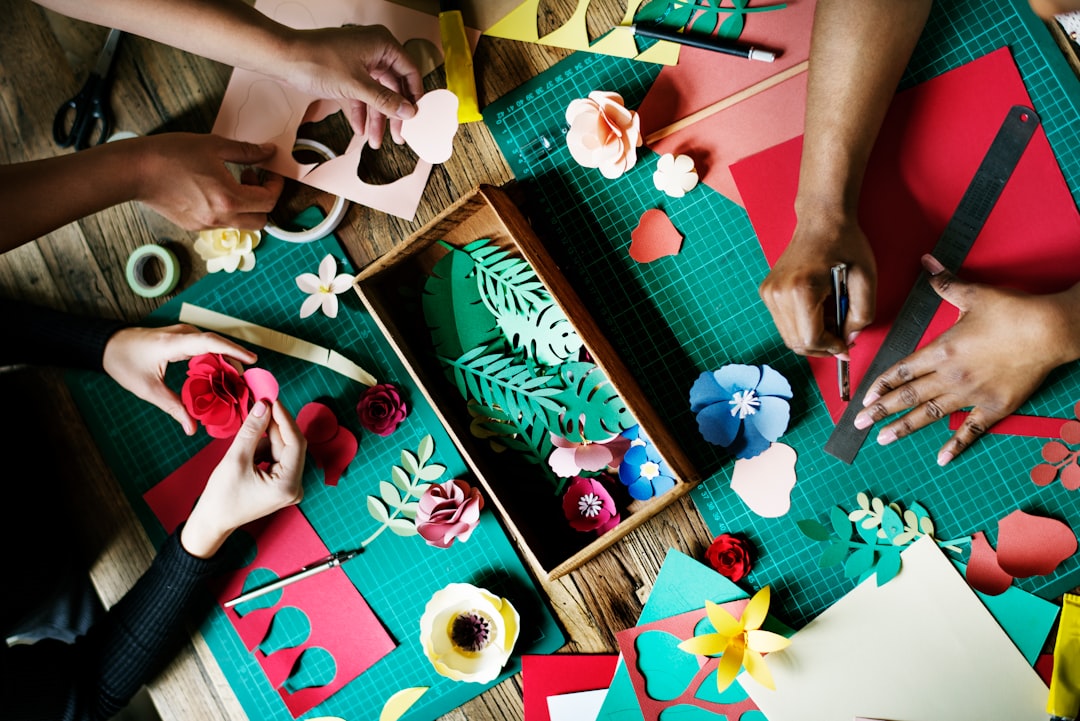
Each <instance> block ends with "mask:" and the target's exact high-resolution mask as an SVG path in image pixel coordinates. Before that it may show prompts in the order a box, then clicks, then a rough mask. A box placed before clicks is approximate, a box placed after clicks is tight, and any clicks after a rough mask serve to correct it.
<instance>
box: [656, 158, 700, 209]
mask: <svg viewBox="0 0 1080 721" xmlns="http://www.w3.org/2000/svg"><path fill="white" fill-rule="evenodd" d="M652 182H653V185H655V186H656V189H657V190H660V191H663V192H664V193H666V194H667V195H670V196H671V197H672V198H681V197H683V196H684V195H686V194H687V193H689V192H690V191H691V190H693V189H694V188H695V187H696V186H697V184H698V174H697V170H695V169H694V159H693V158H691V157H690V156H689V155H679V156H675V155H672V154H671V153H664V154H663V155H661V156H660V159H659V160H658V161H656V171H655V172H654V173H653V174H652Z"/></svg>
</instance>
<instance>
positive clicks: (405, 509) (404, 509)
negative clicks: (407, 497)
mask: <svg viewBox="0 0 1080 721" xmlns="http://www.w3.org/2000/svg"><path fill="white" fill-rule="evenodd" d="M419 509H420V502H419V501H410V502H409V503H403V504H401V507H400V508H399V509H398V510H400V511H401V515H402V516H404V517H405V518H416V512H417V511H418V510H419Z"/></svg>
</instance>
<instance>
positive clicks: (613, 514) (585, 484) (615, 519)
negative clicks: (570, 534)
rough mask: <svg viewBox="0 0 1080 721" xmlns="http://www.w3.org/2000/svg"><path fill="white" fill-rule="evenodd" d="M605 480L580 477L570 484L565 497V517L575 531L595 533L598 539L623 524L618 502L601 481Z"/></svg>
mask: <svg viewBox="0 0 1080 721" xmlns="http://www.w3.org/2000/svg"><path fill="white" fill-rule="evenodd" d="M602 478H605V476H604V475H601V476H598V477H597V478H585V477H584V476H577V477H575V478H574V480H572V481H570V486H569V487H568V488H567V489H566V493H564V494H563V500H562V507H563V513H564V514H566V520H568V521H570V527H571V528H573V529H574V530H575V531H581V532H583V533H587V532H589V531H596V535H598V536H599V535H602V534H604V533H607V532H608V531H610V530H611V529H612V528H615V526H617V525H619V521H621V520H622V518H621V517H620V516H619V509H618V508H616V507H615V500H614V499H613V498H612V497H611V494H610V493H608V491H607V489H606V488H604V484H603V483H601V482H600V480H599V479H602Z"/></svg>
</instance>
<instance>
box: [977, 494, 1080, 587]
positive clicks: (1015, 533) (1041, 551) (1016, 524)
mask: <svg viewBox="0 0 1080 721" xmlns="http://www.w3.org/2000/svg"><path fill="white" fill-rule="evenodd" d="M1076 548H1077V544H1076V534H1075V533H1073V532H1072V529H1070V528H1069V527H1068V526H1066V525H1065V524H1064V523H1062V522H1061V521H1059V520H1057V519H1054V518H1045V517H1043V516H1034V515H1031V514H1029V513H1024V512H1023V511H1019V510H1018V511H1013V512H1012V513H1010V514H1009V515H1008V516H1006V517H1005V518H1002V519H1001V520H1000V521H998V547H997V561H998V565H999V566H1001V570H1002V571H1004V572H1005V573H1008V574H1010V575H1011V576H1014V577H1016V578H1027V577H1028V576H1045V575H1047V574H1048V573H1053V571H1054V569H1056V568H1057V567H1058V565H1059V564H1060V563H1061V562H1062V561H1064V560H1065V559H1066V558H1068V557H1069V556H1071V555H1073V554H1074V553H1076Z"/></svg>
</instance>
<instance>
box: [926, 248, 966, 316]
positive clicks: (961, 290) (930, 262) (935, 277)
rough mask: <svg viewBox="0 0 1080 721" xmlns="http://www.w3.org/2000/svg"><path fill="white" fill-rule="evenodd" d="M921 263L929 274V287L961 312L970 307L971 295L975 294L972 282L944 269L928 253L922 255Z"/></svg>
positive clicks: (939, 262)
mask: <svg viewBox="0 0 1080 721" xmlns="http://www.w3.org/2000/svg"><path fill="white" fill-rule="evenodd" d="M922 264H923V268H925V269H926V272H927V273H929V274H930V287H931V288H933V289H934V292H935V293H937V294H938V296H940V297H941V298H942V300H945V301H946V302H948V303H950V304H952V305H953V306H955V307H956V308H958V309H960V311H961V312H966V311H967V310H969V309H970V308H971V306H972V297H973V296H974V294H975V285H974V284H973V283H969V282H968V281H966V280H964V279H962V278H959V277H957V276H956V275H955V274H954V273H952V272H951V271H949V270H946V269H945V266H944V265H942V264H941V261H939V260H938V259H937V258H935V257H934V256H932V255H930V254H929V253H927V254H926V255H924V256H923V257H922Z"/></svg>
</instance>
